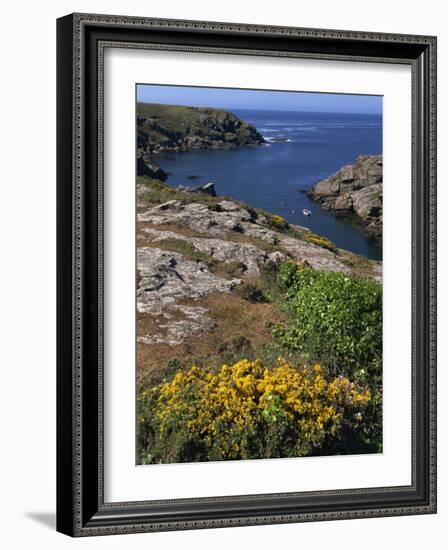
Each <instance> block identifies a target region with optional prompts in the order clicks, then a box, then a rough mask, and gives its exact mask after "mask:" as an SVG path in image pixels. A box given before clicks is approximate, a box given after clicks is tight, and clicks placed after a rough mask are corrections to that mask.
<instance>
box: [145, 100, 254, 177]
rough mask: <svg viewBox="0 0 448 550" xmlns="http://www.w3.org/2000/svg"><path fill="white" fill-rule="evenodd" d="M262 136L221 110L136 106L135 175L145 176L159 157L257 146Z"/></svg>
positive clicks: (245, 123)
mask: <svg viewBox="0 0 448 550" xmlns="http://www.w3.org/2000/svg"><path fill="white" fill-rule="evenodd" d="M262 143H264V138H263V136H262V135H261V134H260V133H259V132H258V131H257V130H256V128H255V127H254V126H252V125H251V124H249V123H248V122H246V121H244V120H242V119H240V118H239V117H237V116H235V115H234V114H233V113H230V112H227V111H224V110H222V109H212V108H201V107H184V106H178V105H160V104H155V103H138V104H137V173H138V175H149V176H150V177H156V178H157V179H161V178H160V177H159V176H157V175H154V174H150V173H148V169H147V166H149V171H151V165H152V164H153V162H154V157H155V156H156V155H158V154H160V153H169V152H176V153H177V152H185V151H201V150H227V149H234V148H236V147H241V146H243V145H252V146H255V145H260V144H262Z"/></svg>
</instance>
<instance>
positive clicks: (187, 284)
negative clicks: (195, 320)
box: [137, 247, 240, 313]
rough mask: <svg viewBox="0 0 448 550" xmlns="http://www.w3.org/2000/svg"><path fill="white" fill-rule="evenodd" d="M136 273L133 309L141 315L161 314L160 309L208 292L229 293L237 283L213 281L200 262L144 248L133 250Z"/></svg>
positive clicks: (213, 278) (211, 274)
mask: <svg viewBox="0 0 448 550" xmlns="http://www.w3.org/2000/svg"><path fill="white" fill-rule="evenodd" d="M137 272H138V282H137V309H138V311H140V312H142V313H162V310H163V306H164V305H168V304H175V303H176V302H177V301H178V300H181V299H188V298H193V299H197V298H201V297H202V296H205V295H206V294H209V293H210V292H229V291H230V290H232V289H233V288H235V286H236V285H237V284H239V283H240V281H239V279H232V280H230V281H229V280H225V279H221V278H219V277H216V276H215V275H213V273H211V271H210V270H209V269H208V267H207V266H206V265H205V264H204V263H202V262H194V261H189V260H187V259H185V258H184V257H183V256H182V255H181V254H178V253H176V252H167V251H165V250H160V249H157V248H148V247H139V248H138V249H137Z"/></svg>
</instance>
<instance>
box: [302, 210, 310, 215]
mask: <svg viewBox="0 0 448 550" xmlns="http://www.w3.org/2000/svg"><path fill="white" fill-rule="evenodd" d="M302 212H303V215H304V216H311V210H308V208H304V209H303V210H302Z"/></svg>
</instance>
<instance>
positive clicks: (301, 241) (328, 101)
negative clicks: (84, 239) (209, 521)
mask: <svg viewBox="0 0 448 550" xmlns="http://www.w3.org/2000/svg"><path fill="white" fill-rule="evenodd" d="M135 93H136V108H135V116H136V119H135V129H136V132H135V140H136V141H135V147H136V190H135V193H136V213H135V216H136V243H135V246H136V255H135V258H136V264H135V276H136V296H135V304H136V305H135V307H136V342H135V345H136V365H135V380H136V418H135V420H136V422H135V430H136V464H137V465H151V464H170V463H188V462H209V461H223V460H232V461H234V460H253V459H258V460H260V459H285V458H298V457H322V456H333V455H359V454H376V453H382V452H383V400H382V383H383V365H382V363H383V299H382V259H383V258H382V233H383V97H382V96H380V95H362V94H358V95H355V94H353V95H352V94H337V93H322V92H320V91H319V90H312V91H300V90H291V91H284V90H261V89H237V88H218V87H193V86H177V85H161V84H154V83H139V84H137V85H136V92H135ZM386 164H387V159H386ZM131 368H133V366H132V365H131Z"/></svg>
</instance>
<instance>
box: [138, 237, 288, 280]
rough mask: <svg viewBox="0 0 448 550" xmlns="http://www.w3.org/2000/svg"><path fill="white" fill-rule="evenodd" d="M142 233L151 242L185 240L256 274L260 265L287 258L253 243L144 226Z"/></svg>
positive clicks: (218, 259) (245, 270)
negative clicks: (182, 233) (194, 235)
mask: <svg viewBox="0 0 448 550" xmlns="http://www.w3.org/2000/svg"><path fill="white" fill-rule="evenodd" d="M143 233H144V234H145V235H147V236H149V237H150V238H151V239H152V242H154V243H158V242H161V241H162V242H163V241H164V240H167V239H176V240H181V241H186V242H188V243H190V244H191V245H193V247H194V248H195V249H196V250H197V251H198V252H202V253H203V254H207V255H208V256H210V258H213V259H215V260H217V261H218V262H224V263H230V262H240V264H241V265H242V269H243V271H244V273H246V274H247V275H252V276H257V275H259V274H260V267H262V266H263V265H266V264H267V263H269V262H273V263H277V262H280V261H285V260H287V256H285V255H284V254H281V253H280V252H278V251H277V252H272V253H267V252H265V251H264V250H262V249H261V248H258V247H256V246H254V245H253V244H247V243H238V242H233V241H228V240H225V239H216V238H215V239H213V238H206V237H187V236H185V235H181V234H179V233H175V232H174V231H159V230H157V229H153V228H150V227H149V228H144V229H143Z"/></svg>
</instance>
